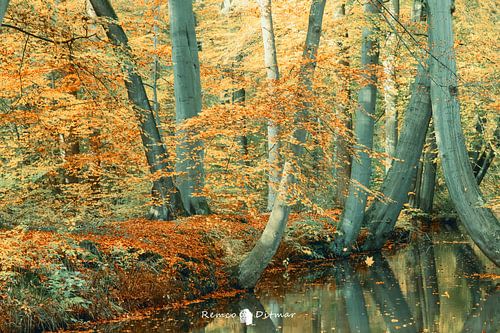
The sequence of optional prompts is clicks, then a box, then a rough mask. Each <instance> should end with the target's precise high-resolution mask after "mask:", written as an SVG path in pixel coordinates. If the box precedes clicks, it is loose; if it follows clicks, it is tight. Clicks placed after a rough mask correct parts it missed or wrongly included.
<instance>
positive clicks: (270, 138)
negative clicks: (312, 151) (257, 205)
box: [257, 0, 281, 211]
mask: <svg viewBox="0 0 500 333" xmlns="http://www.w3.org/2000/svg"><path fill="white" fill-rule="evenodd" d="M257 2H258V4H259V8H260V25H261V29H262V42H263V45H264V65H265V66H266V76H267V79H268V80H269V81H270V89H273V81H276V80H279V78H280V73H279V68H278V60H277V56H276V42H275V38H274V26H273V14H272V1H271V0H258V1H257ZM271 91H272V90H271ZM279 133H280V129H279V126H278V125H277V124H275V123H274V122H273V121H272V120H269V121H268V123H267V150H268V157H267V161H268V163H269V180H268V194H267V210H268V211H271V210H272V209H273V204H274V202H275V200H276V196H277V195H278V191H277V187H278V184H279V183H280V173H281V170H280V168H281V158H280V148H281V147H280V146H281V143H280V141H279Z"/></svg>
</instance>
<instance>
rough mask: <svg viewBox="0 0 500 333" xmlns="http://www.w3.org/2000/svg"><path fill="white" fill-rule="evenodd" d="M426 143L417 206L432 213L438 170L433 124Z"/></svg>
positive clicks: (425, 211)
mask: <svg viewBox="0 0 500 333" xmlns="http://www.w3.org/2000/svg"><path fill="white" fill-rule="evenodd" d="M425 145H426V148H425V151H424V156H423V161H422V162H421V163H422V164H421V165H422V175H421V177H420V184H418V185H419V186H418V190H416V196H417V198H416V201H417V202H416V207H417V208H419V209H420V210H422V211H423V212H424V213H427V214H430V213H432V205H433V203H434V190H435V188H436V172H437V163H436V158H437V144H436V136H435V134H434V126H433V125H432V124H431V125H430V126H429V129H428V133H427V138H426V143H425Z"/></svg>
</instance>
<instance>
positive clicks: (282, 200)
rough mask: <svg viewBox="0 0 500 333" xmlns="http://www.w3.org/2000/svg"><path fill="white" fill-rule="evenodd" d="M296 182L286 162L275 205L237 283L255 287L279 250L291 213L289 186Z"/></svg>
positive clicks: (242, 265)
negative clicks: (288, 201)
mask: <svg viewBox="0 0 500 333" xmlns="http://www.w3.org/2000/svg"><path fill="white" fill-rule="evenodd" d="M294 182H295V179H294V177H293V170H292V164H291V163H290V162H285V165H284V166H283V174H282V177H281V182H280V186H279V192H278V196H277V197H276V202H275V203H274V205H273V209H272V211H271V215H270V216H269V221H268V222H267V225H266V228H265V229H264V231H263V232H262V235H261V236H260V238H259V240H258V241H257V244H256V245H255V246H254V248H253V249H252V251H250V253H249V254H248V255H247V256H246V258H245V259H244V260H243V261H242V262H241V264H240V265H239V267H238V272H237V284H238V287H240V288H244V289H253V288H254V287H255V285H256V284H257V281H259V279H260V276H261V275H262V272H264V270H265V269H266V267H267V265H269V262H270V261H271V259H272V258H273V256H274V254H275V253H276V251H277V250H278V246H279V245H280V242H281V238H282V236H283V233H284V231H285V227H286V224H287V222H288V215H289V214H290V206H289V205H288V203H287V200H288V199H289V198H288V197H289V191H290V189H289V187H290V186H291V185H292V183H294Z"/></svg>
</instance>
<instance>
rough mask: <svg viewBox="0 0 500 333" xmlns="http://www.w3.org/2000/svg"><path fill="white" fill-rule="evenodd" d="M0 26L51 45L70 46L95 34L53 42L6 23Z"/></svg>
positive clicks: (53, 40)
mask: <svg viewBox="0 0 500 333" xmlns="http://www.w3.org/2000/svg"><path fill="white" fill-rule="evenodd" d="M1 26H2V27H5V28H10V29H14V30H17V31H19V32H22V33H23V34H25V35H28V36H31V37H34V38H37V39H40V40H43V41H45V42H49V43H53V44H71V43H73V42H75V41H76V40H78V39H83V38H91V37H94V36H95V34H92V35H85V36H76V37H72V38H70V39H66V40H55V39H50V38H48V37H44V36H39V35H35V34H34V33H32V32H29V31H26V30H24V29H22V28H19V27H16V26H14V25H10V24H7V23H2V25H1Z"/></svg>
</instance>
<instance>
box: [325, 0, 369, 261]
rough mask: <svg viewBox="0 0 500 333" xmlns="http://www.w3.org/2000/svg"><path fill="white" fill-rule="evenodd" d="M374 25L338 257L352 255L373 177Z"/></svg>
mask: <svg viewBox="0 0 500 333" xmlns="http://www.w3.org/2000/svg"><path fill="white" fill-rule="evenodd" d="M364 11H365V14H366V15H367V16H368V17H370V16H372V17H376V16H378V14H379V5H378V4H374V3H372V2H367V3H366V4H365V5H364ZM375 36H376V31H375V26H374V25H373V26H372V27H370V28H368V27H365V28H364V29H363V43H362V50H361V52H362V53H361V62H362V65H363V67H364V69H365V71H366V74H365V77H364V79H365V80H366V81H367V82H366V83H365V85H364V86H363V87H362V88H361V90H360V91H359V97H358V102H359V104H360V106H359V107H358V108H357V109H356V113H355V119H354V135H355V139H356V145H355V149H356V151H357V155H358V156H357V157H353V159H352V170H351V184H350V186H349V196H348V197H347V200H346V203H345V208H344V212H343V213H342V220H341V222H340V224H339V225H338V227H337V233H336V236H335V241H334V244H333V249H332V250H333V251H334V253H335V254H336V255H338V256H345V255H348V254H349V253H350V252H351V247H352V245H353V243H354V241H355V240H356V238H357V237H358V234H359V230H360V229H361V224H362V222H363V216H364V211H365V206H366V199H367V196H368V192H367V189H368V187H369V186H370V178H371V157H370V155H369V154H370V151H371V149H372V147H373V127H374V120H373V116H374V114H375V105H376V101H377V87H376V86H375V84H376V81H377V74H376V69H375V66H376V65H377V64H378V58H379V56H378V55H379V54H378V41H377V38H376V37H375Z"/></svg>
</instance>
